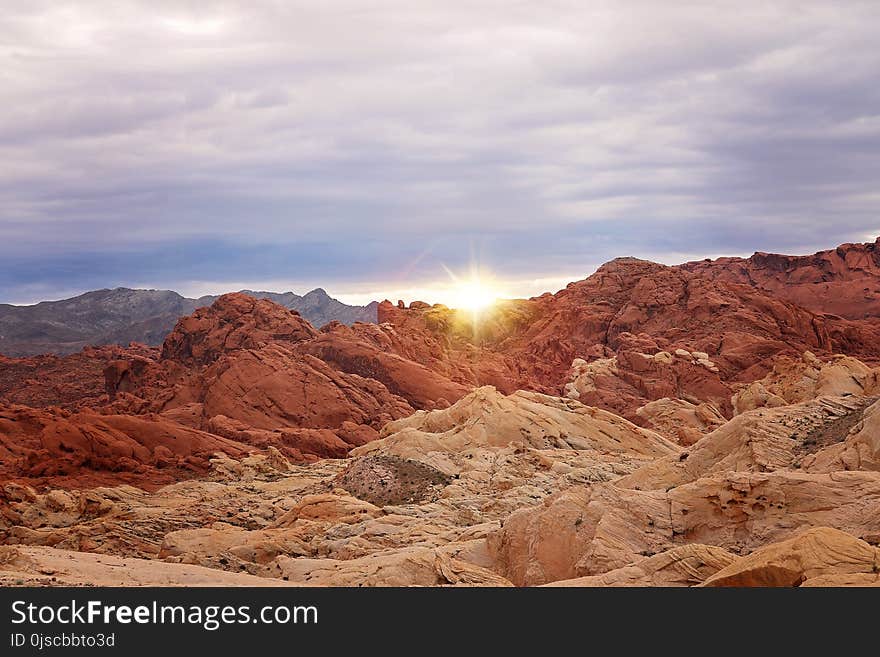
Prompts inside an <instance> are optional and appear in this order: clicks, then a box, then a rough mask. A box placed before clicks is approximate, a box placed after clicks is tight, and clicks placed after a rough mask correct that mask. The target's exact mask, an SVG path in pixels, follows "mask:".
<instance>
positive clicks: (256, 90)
mask: <svg viewBox="0 0 880 657" xmlns="http://www.w3.org/2000/svg"><path fill="white" fill-rule="evenodd" d="M7 4H8V6H5V7H4V9H5V11H4V13H3V15H2V16H0V57H2V58H3V60H4V62H3V67H2V69H0V70H2V73H0V75H2V76H3V84H2V85H0V102H2V103H3V106H4V112H3V113H2V114H0V261H2V262H3V266H2V267H0V301H3V300H19V299H23V298H32V297H33V295H35V294H45V295H47V296H58V295H61V294H62V293H67V292H68V291H70V290H84V289H88V288H90V287H104V286H113V285H119V284H137V283H144V284H147V283H150V282H152V283H153V284H155V285H158V286H166V287H172V288H181V289H183V288H184V287H187V286H190V287H192V288H193V289H195V288H198V287H199V286H202V287H203V286H204V285H205V282H206V281H208V282H210V283H209V284H210V285H215V284H216V285H223V284H224V282H228V283H229V284H230V286H232V285H233V284H234V283H235V282H236V281H250V282H259V281H265V282H271V283H273V284H274V283H278V282H280V281H290V282H291V285H294V284H303V285H305V284H307V283H309V284H310V283H311V282H314V283H315V284H321V285H324V286H326V287H328V289H330V290H331V292H337V293H340V294H343V295H344V294H349V295H358V294H365V293H366V292H367V291H370V292H372V291H379V290H381V289H388V290H394V291H398V290H406V289H411V290H416V289H418V290H422V289H430V285H431V281H432V280H433V279H442V278H443V269H442V265H444V264H445V265H448V266H451V267H464V266H466V264H467V261H468V260H469V259H470V258H471V257H472V254H473V253H477V254H478V255H479V258H480V259H481V260H482V262H483V264H484V265H485V266H488V267H490V268H492V269H494V270H495V271H497V272H499V274H501V275H504V276H506V277H507V278H508V279H509V280H511V281H519V283H517V285H519V286H520V289H521V290H523V293H524V294H525V293H533V291H532V289H531V287H529V286H530V284H529V283H527V282H528V281H534V280H536V279H538V280H545V279H546V280H548V281H556V280H559V278H560V277H561V276H563V275H566V276H567V275H575V274H577V272H583V275H586V274H588V273H590V271H592V269H594V268H595V266H596V265H598V264H599V263H601V262H603V261H604V260H607V259H609V258H612V257H616V256H619V255H627V254H633V255H640V256H642V257H650V258H654V259H658V260H661V261H674V260H672V259H673V258H676V257H679V256H681V255H686V254H692V255H693V256H694V257H699V256H702V255H707V254H717V253H749V252H751V251H753V250H763V251H789V252H791V251H801V252H804V251H809V250H815V249H818V248H827V247H829V246H832V245H834V244H835V243H837V242H839V241H848V240H859V239H863V237H864V235H865V234H871V231H872V230H873V229H874V228H876V225H877V210H878V204H880V199H878V197H877V194H876V191H875V190H876V181H877V180H878V174H880V148H878V146H880V89H878V87H877V85H876V84H875V81H876V79H877V78H878V77H880V46H878V45H877V42H876V37H875V34H874V32H875V29H874V26H875V25H876V24H877V22H878V19H880V7H878V6H877V4H876V3H874V2H851V3H847V5H846V7H845V8H843V7H842V6H841V5H840V4H839V3H833V2H807V3H803V2H775V3H763V2H761V3H759V2H744V3H736V4H734V5H732V4H730V3H707V2H671V3H662V5H661V4H658V3H655V2H636V1H633V2H596V3H588V4H587V3H582V2H565V1H554V2H517V3H510V2H501V1H490V0H481V1H478V2H442V3H441V2H423V3H411V2H404V1H403V0H383V1H381V2H375V3H372V2H371V3H370V4H369V7H367V6H366V5H364V4H363V3H359V2H353V0H336V1H328V2H322V3H314V2H308V3H306V2H299V3H297V2H293V3H280V4H279V3H261V2H256V3H251V2H249V3H243V2H205V3H193V4H187V3H178V2H146V1H135V0H129V1H127V2H120V3H117V2H113V3H111V2H107V3H100V2H96V3H64V2H27V3H24V2H21V3H19V4H18V5H16V3H14V2H13V3H7ZM300 291H302V290H300Z"/></svg>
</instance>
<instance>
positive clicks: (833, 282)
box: [682, 238, 880, 319]
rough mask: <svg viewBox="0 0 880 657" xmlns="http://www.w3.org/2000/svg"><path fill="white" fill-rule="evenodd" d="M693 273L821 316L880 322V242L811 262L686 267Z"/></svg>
mask: <svg viewBox="0 0 880 657" xmlns="http://www.w3.org/2000/svg"><path fill="white" fill-rule="evenodd" d="M682 268H684V269H687V270H688V271H692V272H696V273H700V274H704V275H707V276H710V277H712V278H715V279H718V280H725V281H730V282H735V283H741V284H744V285H750V286H754V287H755V288H758V289H760V290H763V291H765V292H769V293H770V294H773V295H774V296H777V297H779V298H781V299H786V300H788V301H791V302H792V303H796V304H798V305H799V306H803V307H804V308H808V309H810V310H812V311H814V312H817V313H833V314H835V315H840V316H841V317H847V318H849V319H863V318H867V317H878V316H880V238H877V241H876V242H873V243H867V244H841V245H840V246H838V247H837V248H836V249H830V250H828V251H819V252H818V253H814V254H813V255H807V256H789V255H779V254H776V253H755V254H754V255H753V256H752V257H750V258H719V259H717V260H701V261H699V262H689V263H687V264H685V265H682Z"/></svg>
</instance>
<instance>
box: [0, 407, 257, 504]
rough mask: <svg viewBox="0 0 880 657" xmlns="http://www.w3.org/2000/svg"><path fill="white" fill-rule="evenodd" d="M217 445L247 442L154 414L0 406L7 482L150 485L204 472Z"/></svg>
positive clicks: (1, 460)
mask: <svg viewBox="0 0 880 657" xmlns="http://www.w3.org/2000/svg"><path fill="white" fill-rule="evenodd" d="M216 452H225V453H227V454H229V455H232V456H243V455H244V454H245V453H246V452H247V449H246V448H245V447H244V446H243V445H241V444H238V443H235V442H233V441H230V440H227V439H225V438H221V437H219V436H216V435H212V434H209V433H205V432H201V431H196V430H194V429H190V428H188V427H184V426H182V425H179V424H177V423H176V422H170V421H167V420H163V419H162V418H159V417H149V416H148V417H138V416H131V415H98V414H96V413H94V412H90V411H82V412H79V413H70V412H67V411H62V410H45V409H34V408H29V407H26V406H8V405H6V406H0V464H2V465H0V478H2V479H3V480H7V481H8V480H16V481H18V482H20V483H28V484H31V485H34V484H36V485H40V484H42V483H47V482H51V483H52V484H53V485H56V486H59V485H60V486H73V487H90V486H98V485H102V484H106V483H111V482H115V483H119V482H127V483H135V484H137V485H139V486H143V487H147V488H149V487H155V486H158V485H161V484H166V483H171V482H173V481H176V480H177V479H179V478H181V477H191V476H193V475H195V474H204V473H205V472H206V471H207V470H208V459H209V458H210V457H211V456H212V455H213V454H214V453H216Z"/></svg>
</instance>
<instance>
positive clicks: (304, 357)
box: [105, 294, 468, 460]
mask: <svg viewBox="0 0 880 657" xmlns="http://www.w3.org/2000/svg"><path fill="white" fill-rule="evenodd" d="M105 374H106V384H107V391H108V393H109V395H110V397H111V399H112V408H113V409H116V410H117V411H124V412H129V413H131V412H134V413H144V412H154V413H160V414H162V415H163V416H164V417H167V418H173V419H174V420H176V421H179V422H182V423H184V424H187V425H189V426H192V427H195V428H198V429H201V430H205V431H211V432H214V433H219V434H221V435H224V436H227V437H229V438H233V439H235V440H239V441H242V442H245V443H248V444H252V445H258V446H263V447H265V446H269V445H272V446H274V447H277V448H278V449H280V450H281V451H282V453H284V454H285V455H287V456H288V457H290V458H293V459H298V460H301V459H309V458H314V457H341V456H345V454H346V453H347V451H348V449H350V448H351V447H353V446H357V445H361V444H363V443H364V442H366V441H368V440H370V439H373V438H375V437H376V436H377V435H378V430H379V429H381V428H382V426H383V425H384V424H385V423H386V422H388V421H389V420H392V419H394V418H399V417H405V416H407V415H410V414H411V413H412V412H413V411H414V410H415V409H416V408H434V407H435V406H437V405H438V404H439V405H440V406H444V405H448V403H449V401H455V400H457V399H458V398H459V397H461V396H463V395H464V394H465V393H466V392H467V391H468V388H467V387H466V386H464V385H461V384H457V383H454V382H453V381H450V380H449V379H447V378H445V377H444V376H442V375H441V374H438V373H436V372H434V371H432V370H431V369H428V368H427V367H425V366H424V365H420V364H418V363H415V362H413V361H410V360H408V359H406V358H404V357H402V356H400V355H399V354H396V353H394V349H393V347H392V346H391V345H389V341H388V339H387V337H385V334H384V333H383V332H382V331H381V330H377V327H375V326H373V325H356V326H355V328H354V329H350V328H348V327H346V326H343V325H341V324H331V325H330V326H328V327H327V328H326V330H324V331H323V332H318V331H316V330H315V329H314V328H313V327H312V326H311V325H310V324H309V323H308V322H306V321H305V320H304V319H302V318H301V317H300V316H299V315H298V314H297V313H296V312H294V311H290V310H288V309H286V308H283V307H281V306H279V305H277V304H274V303H272V302H271V301H266V300H255V299H252V298H250V297H247V296H244V295H241V294H229V295H225V296H223V297H220V298H219V299H218V300H217V301H216V302H215V303H214V304H213V305H212V306H210V307H209V308H202V309H200V310H198V311H196V312H195V313H194V314H193V315H191V316H189V317H184V318H182V319H181V320H180V321H179V322H178V324H177V326H176V327H175V329H174V331H172V333H171V334H170V335H169V336H168V338H167V339H166V341H165V344H164V345H163V347H162V353H161V357H160V358H158V359H155V360H149V359H144V358H140V359H129V360H127V361H116V362H113V363H110V364H109V365H108V367H107V369H106V371H105Z"/></svg>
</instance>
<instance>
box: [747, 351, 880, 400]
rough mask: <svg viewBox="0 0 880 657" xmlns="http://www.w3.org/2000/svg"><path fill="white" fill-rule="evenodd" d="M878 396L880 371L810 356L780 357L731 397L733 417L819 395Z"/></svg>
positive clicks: (852, 360) (851, 360)
mask: <svg viewBox="0 0 880 657" xmlns="http://www.w3.org/2000/svg"><path fill="white" fill-rule="evenodd" d="M875 394H880V371H878V370H877V369H873V368H871V367H868V366H867V365H865V364H864V363H863V362H862V361H860V360H858V359H856V358H852V357H850V356H844V355H841V354H837V355H834V356H832V357H830V358H828V359H827V360H824V361H823V360H820V359H818V358H817V357H816V356H815V355H814V354H813V353H812V352H809V351H807V352H804V354H803V355H802V356H801V357H800V358H790V357H787V356H780V357H779V358H777V359H776V360H775V362H774V363H773V369H772V370H771V371H770V372H769V373H768V374H767V376H765V377H764V378H763V379H760V380H758V381H754V382H752V383H750V384H748V385H746V386H744V387H742V388H740V389H739V390H738V391H737V392H736V394H734V396H733V400H732V401H733V407H734V411H735V412H736V413H743V412H745V411H748V410H751V409H754V408H759V407H762V406H769V407H774V406H785V405H786V404H796V403H798V402H803V401H807V400H810V399H815V398H816V397H819V396H821V395H856V396H870V395H875Z"/></svg>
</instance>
